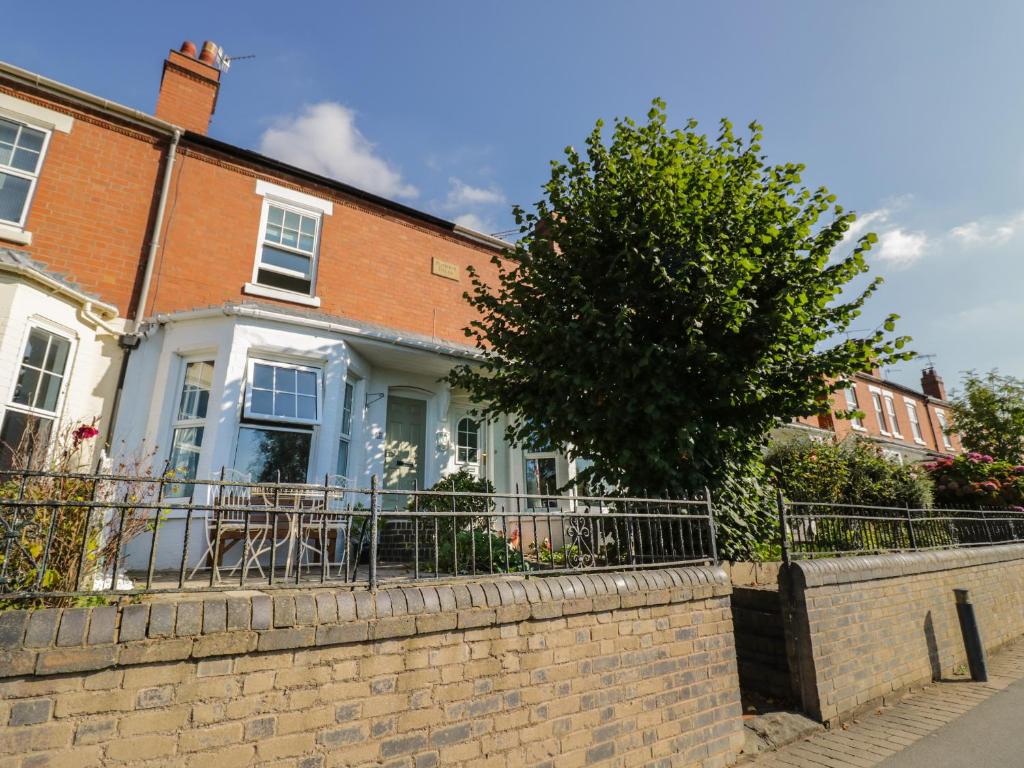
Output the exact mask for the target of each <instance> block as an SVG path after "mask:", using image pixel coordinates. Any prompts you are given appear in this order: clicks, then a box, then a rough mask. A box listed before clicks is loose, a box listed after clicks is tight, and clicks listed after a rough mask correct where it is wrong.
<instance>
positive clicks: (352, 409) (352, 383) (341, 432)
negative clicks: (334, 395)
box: [334, 376, 358, 479]
mask: <svg viewBox="0 0 1024 768" xmlns="http://www.w3.org/2000/svg"><path fill="white" fill-rule="evenodd" d="M357 381H358V379H355V378H354V377H352V376H349V377H347V378H346V379H345V382H344V384H342V385H341V408H340V409H339V410H340V411H341V423H340V424H339V425H338V456H337V458H336V459H335V461H334V466H335V468H336V469H337V470H338V474H339V475H341V476H342V477H344V478H346V479H350V478H351V475H350V474H349V473H350V472H351V470H352V433H353V432H354V431H355V429H354V427H353V425H354V424H355V418H356V383H357ZM350 392H351V393H352V400H351V402H349V397H348V396H349V393H350ZM346 405H347V406H348V432H346V431H345V406H346ZM342 443H345V444H346V446H347V447H348V450H347V452H346V462H345V471H344V472H342V471H341V467H339V466H338V459H340V458H341V444H342Z"/></svg>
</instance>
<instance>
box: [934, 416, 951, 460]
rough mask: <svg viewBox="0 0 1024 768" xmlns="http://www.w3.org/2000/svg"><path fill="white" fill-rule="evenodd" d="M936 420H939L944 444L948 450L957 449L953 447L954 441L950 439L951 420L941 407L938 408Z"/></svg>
mask: <svg viewBox="0 0 1024 768" xmlns="http://www.w3.org/2000/svg"><path fill="white" fill-rule="evenodd" d="M935 420H936V421H938V422H939V431H940V432H941V433H942V445H943V446H944V447H945V448H946V449H947V450H950V451H953V450H956V449H955V448H954V447H953V441H952V440H950V439H949V422H948V421H946V412H945V411H944V410H942V409H941V408H936V409H935Z"/></svg>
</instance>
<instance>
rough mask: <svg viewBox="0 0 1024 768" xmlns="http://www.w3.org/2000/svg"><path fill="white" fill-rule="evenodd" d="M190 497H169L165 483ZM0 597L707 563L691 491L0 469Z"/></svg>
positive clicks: (706, 538)
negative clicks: (485, 488) (584, 492)
mask: <svg viewBox="0 0 1024 768" xmlns="http://www.w3.org/2000/svg"><path fill="white" fill-rule="evenodd" d="M183 488H184V490H185V491H186V492H188V493H189V496H188V498H178V499H171V498H169V495H171V494H175V495H178V494H181V493H182V492H183ZM0 557H2V560H0V605H2V604H3V603H4V602H5V601H6V602H11V601H24V600H26V599H35V598H42V597H45V598H48V599H51V600H52V599H59V598H66V599H69V600H70V599H73V598H81V597H84V596H89V595H102V596H109V595H132V594H139V593H156V592H178V591H183V590H223V589H238V588H261V589H262V588H267V587H296V586H312V585H315V584H318V583H319V584H323V583H334V584H337V583H347V584H351V585H361V586H365V587H369V588H371V589H372V588H376V586H377V585H378V584H379V583H381V582H391V581H399V582H400V581H407V582H418V581H424V580H436V579H457V578H465V577H472V576H479V575H485V574H499V573H517V572H520V573H530V574H544V573H548V572H551V573H567V572H568V573H571V572H579V571H593V570H623V569H639V568H645V567H655V566H662V567H663V566H677V565H687V564H695V563H715V562H717V559H718V556H717V551H716V547H715V522H714V510H713V506H712V503H711V499H710V497H709V496H708V495H705V496H704V497H703V498H699V499H657V498H632V497H596V496H593V497H591V496H576V495H559V496H541V495H530V494H520V493H514V494H496V493H491V494H485V493H466V492H456V491H450V492H448V491H426V490H416V489H413V490H394V489H382V488H380V487H379V486H378V482H377V478H376V477H374V478H373V482H372V483H371V487H370V488H362V489H360V488H349V487H346V486H345V485H344V484H343V483H341V482H338V479H337V478H335V479H334V480H333V481H332V478H331V477H328V478H326V479H325V482H324V483H323V484H322V485H311V484H297V483H253V482H236V481H232V480H228V479H225V476H224V475H223V474H222V476H221V478H218V479H217V480H202V481H200V480H197V481H194V482H193V483H192V484H191V485H189V486H182V485H181V484H180V483H175V482H174V481H172V480H168V479H161V478H152V477H121V476H114V475H86V474H54V473H46V472H3V473H0Z"/></svg>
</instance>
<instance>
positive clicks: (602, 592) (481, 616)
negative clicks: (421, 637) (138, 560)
mask: <svg viewBox="0 0 1024 768" xmlns="http://www.w3.org/2000/svg"><path fill="white" fill-rule="evenodd" d="M1018 556H1020V557H1024V547H1020V548H1019V554H1018ZM731 592H732V585H731V583H730V580H729V576H728V574H726V572H725V571H724V570H723V569H722V568H719V567H711V566H695V567H689V568H665V569H659V570H651V571H637V572H622V573H593V574H589V573H587V574H577V575H572V576H538V577H522V576H506V577H493V578H489V579H482V580H478V581H475V582H465V581H463V582H455V583H452V584H431V585H429V586H425V587H423V586H417V587H410V586H394V587H387V588H384V589H380V590H378V591H377V592H376V593H371V592H369V591H368V590H365V589H357V590H352V589H349V588H344V589H342V588H338V589H333V590H332V589H313V590H303V591H299V590H290V591H289V592H284V591H283V590H281V591H275V592H274V593H273V595H272V596H271V595H267V594H266V593H260V592H249V593H246V594H242V593H238V592H226V593H222V594H221V595H211V594H210V593H205V594H203V595H197V596H196V597H195V598H194V599H186V600H182V601H180V602H177V603H162V602H156V601H154V602H151V603H148V604H143V605H144V606H146V607H142V606H139V605H124V606H119V607H117V608H116V614H115V613H114V609H113V607H110V606H104V607H97V608H88V609H83V608H67V609H59V608H58V609H42V610H20V611H7V612H4V613H3V614H0V630H2V631H0V640H2V646H0V647H3V648H4V649H5V651H6V652H5V653H3V654H0V662H3V661H4V659H6V661H7V662H8V663H0V678H4V677H14V676H22V675H26V674H36V675H51V674H62V673H69V672H76V671H81V670H83V669H89V670H92V669H103V668H106V667H112V666H125V665H131V664H145V663H151V662H156V661H175V660H183V659H189V658H193V659H201V658H202V659H205V658H209V657H211V656H217V655H233V654H237V653H246V652H250V651H252V650H253V649H256V650H260V651H264V650H286V649H290V648H306V647H310V646H313V645H314V644H315V645H318V646H321V645H337V644H342V643H350V642H358V641H360V640H364V639H367V638H369V639H374V638H377V639H380V638H385V637H403V636H410V635H413V634H416V633H426V632H434V631H441V630H448V629H454V628H456V627H466V628H469V627H481V626H488V625H493V624H503V623H511V622H516V621H523V620H528V619H546V618H552V617H556V616H563V615H571V614H578V613H587V612H594V611H608V610H614V609H617V608H630V607H640V606H649V605H665V604H669V603H684V602H691V601H694V600H704V599H707V598H714V597H726V596H728V595H729V594H731ZM41 618H42V619H45V620H44V621H40V620H39V619H41ZM62 622H66V625H67V628H68V629H67V631H65V632H64V633H63V634H58V633H57V631H56V629H57V627H59V626H61V624H62ZM92 623H95V625H96V631H92V630H87V628H89V627H90V626H91V624H92ZM44 625H45V626H44ZM79 627H80V629H79ZM115 627H116V628H117V629H118V630H119V632H118V634H119V640H118V642H112V641H113V638H114V636H115V631H114V630H115ZM108 639H109V640H110V641H111V642H100V641H103V640H108ZM14 662H17V663H14Z"/></svg>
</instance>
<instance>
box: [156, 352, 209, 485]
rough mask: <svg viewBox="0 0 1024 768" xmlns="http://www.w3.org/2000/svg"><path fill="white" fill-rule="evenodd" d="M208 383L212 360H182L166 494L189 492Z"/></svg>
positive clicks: (199, 447)
mask: <svg viewBox="0 0 1024 768" xmlns="http://www.w3.org/2000/svg"><path fill="white" fill-rule="evenodd" d="M212 386H213V361H211V360H192V361H189V362H186V363H185V375H184V377H183V380H182V384H181V397H180V399H179V401H178V408H177V411H176V412H175V416H174V425H173V427H172V432H171V453H170V456H169V457H168V461H167V471H168V474H170V476H171V477H172V478H173V480H174V482H173V483H171V484H170V485H168V486H167V489H166V491H165V494H166V496H167V497H168V498H185V497H188V496H191V495H192V490H193V484H192V483H190V482H187V481H189V480H195V478H196V470H197V468H198V467H199V452H200V451H201V450H202V447H203V432H204V431H205V429H206V412H207V410H208V408H209V405H210V389H211V387H212Z"/></svg>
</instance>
